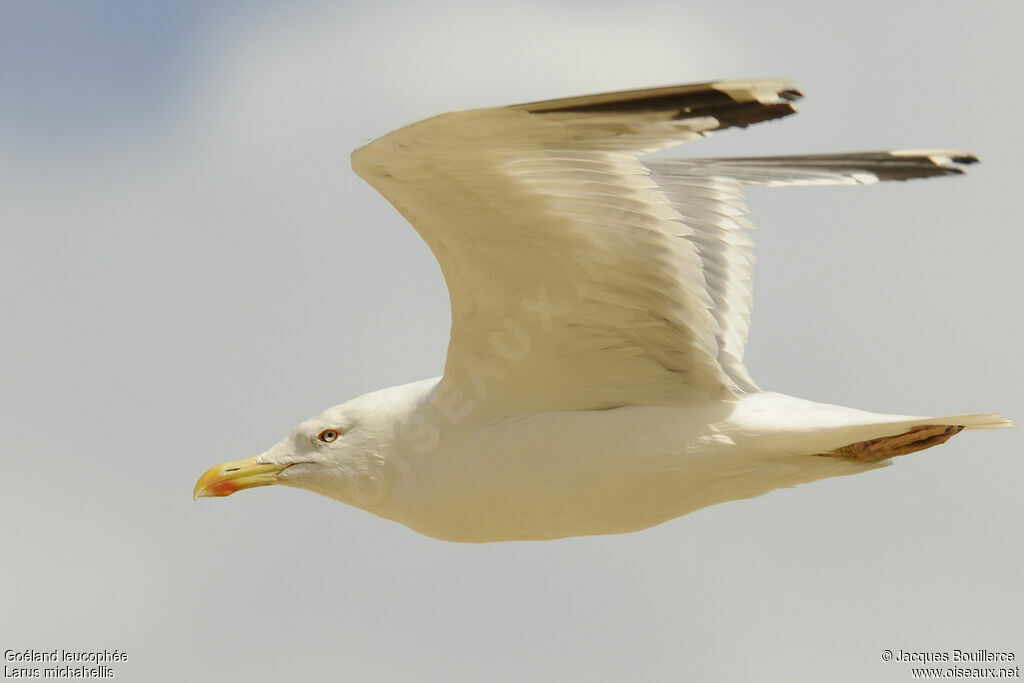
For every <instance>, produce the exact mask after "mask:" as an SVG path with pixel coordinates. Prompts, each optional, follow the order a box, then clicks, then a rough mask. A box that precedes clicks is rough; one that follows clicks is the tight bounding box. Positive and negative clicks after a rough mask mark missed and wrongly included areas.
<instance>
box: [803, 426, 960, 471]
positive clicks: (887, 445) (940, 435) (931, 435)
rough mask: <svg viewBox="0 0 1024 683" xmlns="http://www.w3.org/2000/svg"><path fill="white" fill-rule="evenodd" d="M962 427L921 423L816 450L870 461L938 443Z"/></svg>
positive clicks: (825, 454)
mask: <svg viewBox="0 0 1024 683" xmlns="http://www.w3.org/2000/svg"><path fill="white" fill-rule="evenodd" d="M962 429H963V427H962V426H960V425H921V426H918V427H914V428H912V429H910V430H909V431H907V432H904V433H903V434H897V435H895V436H883V437H881V438H878V439H869V440H867V441H858V442H857V443H851V444H850V445H848V446H842V447H840V448H837V449H835V450H834V451H829V452H828V453H818V455H821V456H825V457H828V458H842V459H844V460H850V461H852V462H859V463H864V464H869V465H870V464H874V463H877V462H881V461H883V460H886V459H888V458H891V457H894V456H897V455H906V454H907V453H913V452H915V451H923V450H924V449H926V448H931V447H932V446H938V445H939V444H940V443H945V442H947V441H949V440H950V439H951V438H953V435H954V434H958V433H959V432H960V430H962Z"/></svg>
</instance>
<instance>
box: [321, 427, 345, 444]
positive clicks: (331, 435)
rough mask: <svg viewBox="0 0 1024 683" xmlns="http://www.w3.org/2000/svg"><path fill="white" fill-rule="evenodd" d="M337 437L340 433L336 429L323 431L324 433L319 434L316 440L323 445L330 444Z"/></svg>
mask: <svg viewBox="0 0 1024 683" xmlns="http://www.w3.org/2000/svg"><path fill="white" fill-rule="evenodd" d="M339 436H341V432H339V431H338V430H337V429H325V430H324V431H322V432H320V434H318V435H317V437H316V438H318V439H320V440H321V441H323V442H324V443H330V442H332V441H334V440H335V439H337V438H338V437H339Z"/></svg>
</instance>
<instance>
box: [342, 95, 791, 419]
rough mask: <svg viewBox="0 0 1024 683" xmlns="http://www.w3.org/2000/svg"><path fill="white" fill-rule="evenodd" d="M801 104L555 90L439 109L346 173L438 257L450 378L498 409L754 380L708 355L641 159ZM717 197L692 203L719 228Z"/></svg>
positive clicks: (674, 216)
mask: <svg viewBox="0 0 1024 683" xmlns="http://www.w3.org/2000/svg"><path fill="white" fill-rule="evenodd" d="M797 97H798V93H796V91H794V90H792V89H790V88H789V87H788V86H787V85H786V84H785V83H783V82H781V81H745V82H727V83H708V84H698V85H688V86H677V87H670V88H658V89H651V90H640V91H631V92H625V93H613V94H606V95H596V96H589V97H579V98H570V99H565V100H553V101H548V102H538V103H531V104H526V105H517V106H513V107H504V108H494V109H479V110H472V111H463V112H454V113H450V114H444V115H441V116H437V117H434V118H431V119H427V120H424V121H421V122H419V123H416V124H413V125H411V126H407V127H405V128H401V129H399V130H397V131H394V132H392V133H389V134H388V135H386V136H384V137H382V138H379V139H377V140H375V141H373V142H371V143H369V144H367V145H365V146H364V147H362V148H360V149H358V150H356V152H354V153H353V155H352V163H353V168H354V169H355V170H356V172H357V173H358V174H359V175H360V176H362V177H363V178H365V179H366V180H367V181H368V182H369V183H370V184H371V185H373V186H374V187H375V188H376V189H377V190H378V191H379V192H380V193H381V194H383V195H384V196H385V197H386V198H387V199H388V200H389V201H390V202H391V203H392V204H393V205H394V206H395V207H396V208H397V209H398V210H399V211H400V212H401V213H402V214H403V215H404V216H405V217H406V218H407V219H408V220H409V222H410V223H412V225H413V226H414V227H415V228H416V229H417V231H419V233H420V235H421V236H422V237H423V239H424V240H425V241H426V242H427V244H428V245H429V246H430V248H431V249H432V251H433V253H434V255H435V257H436V258H437V260H438V262H439V263H440V265H441V270H442V272H443V273H444V276H445V280H446V281H447V284H448V289H449V293H450V296H451V304H452V335H451V342H450V345H449V348H448V359H447V363H446V365H445V373H444V383H445V384H446V385H448V387H450V388H452V389H453V390H456V391H458V392H461V393H462V394H463V395H465V396H466V397H467V398H471V399H475V400H485V401H487V402H488V403H490V402H497V404H498V405H500V406H501V407H502V409H506V410H507V409H509V408H511V407H512V406H518V407H521V408H524V409H544V408H547V409H556V408H562V409H585V408H598V407H610V406H617V405H623V404H629V403H651V402H661V401H672V400H678V399H679V398H680V396H686V395H689V394H694V393H700V394H711V395H715V396H728V395H732V394H735V393H737V392H739V391H741V390H743V389H744V388H748V387H745V386H741V384H740V383H738V382H737V381H736V379H735V378H734V377H732V376H730V374H729V372H728V371H727V370H726V369H725V368H723V366H722V365H721V364H720V362H719V352H720V337H721V336H722V334H723V325H722V322H721V320H720V318H719V317H716V315H715V313H713V312H712V309H713V308H714V307H715V304H716V301H715V298H714V297H713V295H712V294H711V293H710V292H709V287H708V280H707V278H706V277H705V269H704V262H703V260H702V258H701V255H700V253H699V251H698V246H697V243H696V242H695V241H694V240H693V239H690V238H693V237H694V236H695V235H696V234H697V232H698V229H695V228H694V227H693V226H691V225H689V224H687V222H686V221H685V220H684V218H683V216H682V215H681V214H680V212H679V211H678V210H677V209H676V208H673V205H672V203H671V202H670V200H669V199H668V197H667V196H666V195H665V193H664V192H663V191H662V190H661V189H660V188H659V187H658V186H657V184H656V183H655V182H654V180H653V179H652V178H651V176H650V174H649V172H648V169H647V168H646V167H645V166H643V165H642V164H641V163H640V162H639V161H638V159H637V157H638V155H639V154H643V153H647V152H652V151H654V150H657V149H660V148H663V147H667V146H670V145H673V144H678V143H679V142H682V141H685V140H690V139H694V138H697V137H700V136H702V135H705V134H707V133H708V132H710V131H714V130H718V129H721V128H726V127H730V126H746V125H748V124H750V123H756V122H758V121H764V120H768V119H773V118H778V117H781V116H785V115H787V114H790V113H792V112H793V111H794V109H793V107H792V105H791V104H790V101H791V100H793V99H796V98H797ZM721 199H722V198H721V197H720V196H719V194H718V193H716V192H714V191H711V192H708V193H705V195H704V196H703V197H700V198H698V197H696V196H695V197H694V201H695V203H697V204H699V205H700V206H701V210H702V212H704V213H708V214H717V215H720V216H721V217H722V219H723V220H728V218H727V217H728V215H729V214H734V213H737V212H736V211H735V210H734V208H733V207H729V206H721V203H722V202H721ZM744 296H747V297H749V293H747V294H745V295H744ZM744 325H745V323H744ZM740 367H742V366H740ZM743 375H744V377H745V371H744V373H743Z"/></svg>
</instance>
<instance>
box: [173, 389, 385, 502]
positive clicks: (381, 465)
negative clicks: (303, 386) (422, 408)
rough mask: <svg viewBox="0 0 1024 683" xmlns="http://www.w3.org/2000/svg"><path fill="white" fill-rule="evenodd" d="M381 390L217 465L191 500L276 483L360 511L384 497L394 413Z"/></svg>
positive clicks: (196, 488)
mask: <svg viewBox="0 0 1024 683" xmlns="http://www.w3.org/2000/svg"><path fill="white" fill-rule="evenodd" d="M381 394H382V392H375V393H373V394H367V395H365V396H360V397H359V398H356V399H353V400H351V401H349V402H348V403H343V404H341V405H338V406H334V407H333V408H328V409H327V410H325V411H324V412H323V413H321V414H320V415H317V416H316V417H314V418H312V419H309V420H306V421H305V422H302V423H301V424H299V425H298V426H297V427H295V429H293V430H292V432H291V434H289V435H288V436H287V437H285V438H284V439H282V440H281V441H280V442H278V443H277V444H276V445H275V446H273V447H272V448H270V449H268V450H267V451H265V452H263V453H260V454H259V455H254V456H252V457H250V458H244V459H242V460H235V461H232V462H226V463H223V464H221V465H217V466H216V467H214V468H211V469H210V470H208V471H207V472H206V473H205V474H203V476H201V477H200V478H199V481H198V482H196V486H195V489H194V490H193V497H194V498H202V497H209V496H229V495H231V494H232V493H234V492H235V491H241V490H242V489H249V488H254V487H257V486H269V485H271V484H281V485H284V486H293V487H296V488H302V489H306V490H309V491H313V492H314V493H319V494H321V495H324V496H328V497H330V498H335V499H337V500H340V501H342V502H345V503H349V504H351V505H355V506H357V507H361V508H364V509H372V508H374V507H376V506H378V505H379V504H380V502H381V501H382V500H383V499H384V497H385V496H386V495H387V492H388V489H389V488H390V484H391V472H392V469H393V464H392V463H389V458H388V456H389V454H390V451H391V446H392V438H391V434H393V433H394V427H393V421H394V413H393V411H392V410H390V409H389V408H390V406H389V405H387V404H386V401H385V397H383V396H381Z"/></svg>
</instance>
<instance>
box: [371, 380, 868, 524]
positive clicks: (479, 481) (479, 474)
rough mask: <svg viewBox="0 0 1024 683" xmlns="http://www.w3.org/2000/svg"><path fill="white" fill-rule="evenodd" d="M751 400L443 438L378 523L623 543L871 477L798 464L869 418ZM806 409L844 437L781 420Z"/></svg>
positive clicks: (532, 419) (480, 427) (563, 415)
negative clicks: (720, 509)
mask: <svg viewBox="0 0 1024 683" xmlns="http://www.w3.org/2000/svg"><path fill="white" fill-rule="evenodd" d="M757 396H759V397H760V398H758V399H757V400H751V401H749V402H748V399H744V400H742V401H740V402H723V403H715V404H705V405H703V406H701V407H697V408H682V407H651V406H629V407H624V408H619V409H615V410H606V411H579V412H558V413H541V414H534V415H520V416H514V417H510V418H505V419H502V420H500V421H498V422H495V423H493V424H474V425H472V426H470V427H464V428H463V429H462V430H461V431H460V430H456V429H448V430H447V431H446V432H445V433H444V434H443V437H442V439H441V443H440V445H439V446H438V447H437V448H435V449H433V450H431V451H429V452H427V453H423V454H419V455H417V456H415V457H411V458H409V459H408V461H407V462H406V464H405V467H403V468H402V469H403V470H404V471H403V472H402V473H401V474H400V475H399V476H398V477H396V481H395V483H394V490H393V491H392V493H391V496H389V498H390V501H389V503H390V504H389V505H388V506H387V511H386V512H383V511H382V513H383V514H384V515H385V516H387V517H389V518H391V519H394V520H396V521H399V522H402V523H403V524H406V525H407V526H409V527H411V528H413V529H415V530H417V531H419V532H421V533H424V534H427V535H430V536H435V537H437V538H443V539H446V540H453V541H470V542H474V541H497V540H517V539H522V540H525V539H545V538H560V537H565V536H578V535H590V534H613V533H625V532H630V531H636V530H638V529H643V528H647V527H650V526H653V525H655V524H659V523H661V522H664V521H667V520H669V519H673V518H675V517H678V516H680V515H683V514H686V513H688V512H691V511H693V510H697V509H699V508H702V507H706V506H708V505H713V504H715V503H720V502H723V501H727V500H736V499H740V498H748V497H751V496H756V495H759V494H762V493H765V492H767V491H771V490H773V489H776V488H779V487H781V486H792V485H795V484H798V483H803V482H809V481H814V480H817V479H821V478H825V477H831V476H837V475H842V474H853V473H856V472H862V471H864V470H866V469H870V466H865V465H858V464H854V463H849V462H845V461H842V460H836V459H833V458H822V457H818V456H815V455H809V453H820V452H823V450H819V449H826V448H831V447H836V446H838V445H842V444H843V443H849V441H843V440H844V439H850V440H854V439H853V437H852V432H851V434H846V433H845V432H847V431H849V429H854V428H853V427H850V428H849V429H847V428H845V427H844V425H843V423H844V422H847V423H848V422H849V421H850V420H852V421H854V422H860V423H863V422H864V420H863V419H853V418H862V417H863V416H868V415H871V414H869V413H862V412H860V411H854V410H850V409H844V408H838V407H834V406H819V405H818V404H813V403H810V402H806V401H800V400H799V399H791V398H789V397H785V396H779V395H774V394H760V395H757ZM771 397H778V399H774V398H771ZM808 408H810V410H811V411H812V413H819V414H818V415H817V417H816V418H815V419H816V420H817V421H820V422H822V423H823V426H824V423H828V426H827V427H826V430H825V431H834V430H835V428H837V427H844V428H843V429H841V431H842V432H843V433H842V434H840V435H837V436H835V435H834V436H831V437H822V436H821V435H820V433H818V432H817V430H815V429H814V428H813V425H811V426H805V425H799V424H798V423H799V422H800V420H799V419H787V417H789V418H793V417H794V416H793V415H792V414H790V413H792V412H793V411H796V412H803V411H804V410H806V409H808ZM872 417H874V416H872ZM804 421H805V422H806V421H807V420H806V419H804ZM813 421H814V420H812V421H811V422H813ZM793 423H797V424H793ZM816 434H818V435H816ZM801 444H803V445H801Z"/></svg>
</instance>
